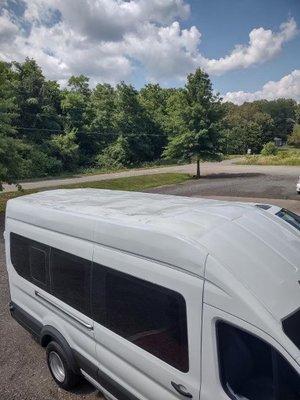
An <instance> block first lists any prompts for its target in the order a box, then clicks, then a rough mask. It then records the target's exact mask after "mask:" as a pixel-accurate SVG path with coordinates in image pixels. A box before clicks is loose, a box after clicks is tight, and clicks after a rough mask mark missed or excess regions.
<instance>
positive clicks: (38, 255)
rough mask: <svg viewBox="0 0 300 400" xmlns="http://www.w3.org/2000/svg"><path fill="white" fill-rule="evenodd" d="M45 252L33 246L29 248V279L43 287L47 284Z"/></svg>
mask: <svg viewBox="0 0 300 400" xmlns="http://www.w3.org/2000/svg"><path fill="white" fill-rule="evenodd" d="M46 263H47V252H46V251H45V250H42V249H40V248H38V247H35V246H30V247H29V265H30V274H31V277H32V278H33V279H34V280H35V281H37V282H39V283H42V284H43V285H46V284H47V265H46Z"/></svg>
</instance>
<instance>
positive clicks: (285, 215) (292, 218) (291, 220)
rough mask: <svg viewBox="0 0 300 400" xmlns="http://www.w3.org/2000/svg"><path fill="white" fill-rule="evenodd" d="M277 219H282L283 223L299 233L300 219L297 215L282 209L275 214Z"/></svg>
mask: <svg viewBox="0 0 300 400" xmlns="http://www.w3.org/2000/svg"><path fill="white" fill-rule="evenodd" d="M276 215H277V217H279V218H281V219H283V220H284V221H285V222H287V223H288V224H290V225H292V226H293V227H294V228H296V229H298V231H300V217H299V215H297V214H295V213H293V212H291V211H288V210H285V209H284V208H283V209H282V210H280V211H279V212H278V213H277V214H276Z"/></svg>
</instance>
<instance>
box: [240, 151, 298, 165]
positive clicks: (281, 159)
mask: <svg viewBox="0 0 300 400" xmlns="http://www.w3.org/2000/svg"><path fill="white" fill-rule="evenodd" d="M235 164H238V165H294V166H298V165H299V166H300V149H295V148H283V149H280V150H279V151H278V154H276V155H273V156H263V155H260V154H257V155H250V156H245V157H244V158H243V159H241V160H239V161H237V162H235Z"/></svg>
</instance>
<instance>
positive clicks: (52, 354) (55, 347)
mask: <svg viewBox="0 0 300 400" xmlns="http://www.w3.org/2000/svg"><path fill="white" fill-rule="evenodd" d="M46 354H47V364H48V367H49V370H50V372H51V375H52V377H53V379H54V380H55V382H56V383H57V385H58V386H60V387H61V388H63V389H66V390H69V389H72V388H73V387H74V386H76V385H77V384H79V383H80V381H81V377H80V376H79V375H77V374H75V373H74V372H73V370H72V368H71V363H70V361H69V360H68V357H67V356H66V353H65V352H64V350H63V348H62V347H61V346H60V345H59V344H58V343H57V342H54V341H53V342H50V343H49V344H48V346H47V348H46Z"/></svg>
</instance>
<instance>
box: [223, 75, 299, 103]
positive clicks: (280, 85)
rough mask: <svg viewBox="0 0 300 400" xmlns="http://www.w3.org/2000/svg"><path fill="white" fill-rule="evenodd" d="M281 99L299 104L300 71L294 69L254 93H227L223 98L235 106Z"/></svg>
mask: <svg viewBox="0 0 300 400" xmlns="http://www.w3.org/2000/svg"><path fill="white" fill-rule="evenodd" d="M281 97H284V98H292V99H295V100H297V101H298V102H300V69H295V70H294V71H292V72H291V73H290V74H288V75H285V76H284V77H283V78H281V79H280V80H279V81H276V82H274V81H269V82H267V83H266V84H265V85H264V86H263V87H262V89H261V90H258V91H256V92H243V91H238V92H228V93H226V94H225V96H223V98H224V101H231V102H233V103H235V104H243V103H244V102H245V101H254V100H260V99H267V100H274V99H278V98H281Z"/></svg>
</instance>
